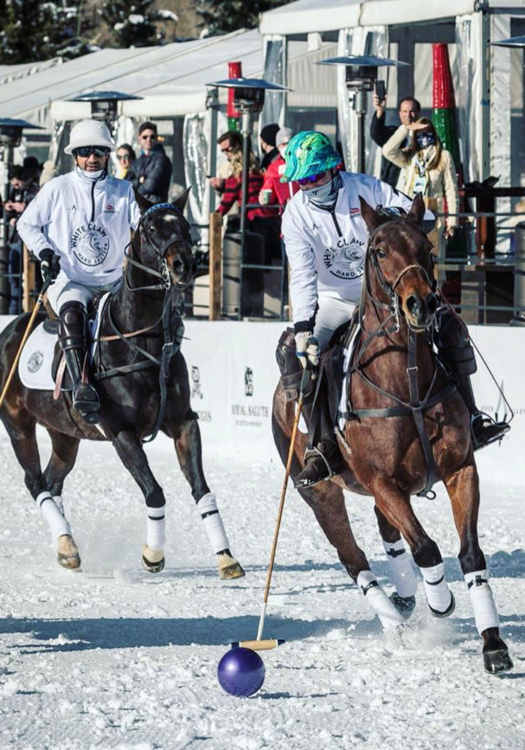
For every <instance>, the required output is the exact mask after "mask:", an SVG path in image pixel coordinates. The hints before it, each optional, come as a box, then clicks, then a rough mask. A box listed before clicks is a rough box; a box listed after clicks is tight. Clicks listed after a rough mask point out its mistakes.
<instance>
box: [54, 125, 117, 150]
mask: <svg viewBox="0 0 525 750" xmlns="http://www.w3.org/2000/svg"><path fill="white" fill-rule="evenodd" d="M82 146H100V147H101V148H109V150H110V151H114V150H115V144H114V143H113V141H112V140H111V134H110V132H109V130H108V126H107V125H106V124H105V123H103V122H101V121H100V120H80V122H77V124H76V125H75V126H74V127H73V128H71V133H70V135H69V143H68V145H67V146H66V147H65V149H64V152H65V153H66V154H72V153H73V151H74V149H76V148H81V147H82Z"/></svg>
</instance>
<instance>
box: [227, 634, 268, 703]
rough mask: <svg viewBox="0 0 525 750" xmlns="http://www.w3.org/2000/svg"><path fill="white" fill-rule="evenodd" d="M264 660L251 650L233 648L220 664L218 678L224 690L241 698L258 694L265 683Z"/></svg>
mask: <svg viewBox="0 0 525 750" xmlns="http://www.w3.org/2000/svg"><path fill="white" fill-rule="evenodd" d="M264 674H265V673H264V664H263V660H262V659H261V657H260V656H259V654H258V653H257V652H256V651H252V649H251V648H242V647H241V648H233V649H232V650H231V651H228V652H227V653H226V654H224V656H223V657H222V659H221V660H220V662H219V666H218V667H217V677H218V679H219V684H220V686H221V687H222V689H223V690H225V691H226V692H227V693H229V694H230V695H236V696H237V697H239V698H247V697H248V696H249V695H253V694H254V693H256V692H257V691H258V690H259V688H260V687H262V684H263V682H264Z"/></svg>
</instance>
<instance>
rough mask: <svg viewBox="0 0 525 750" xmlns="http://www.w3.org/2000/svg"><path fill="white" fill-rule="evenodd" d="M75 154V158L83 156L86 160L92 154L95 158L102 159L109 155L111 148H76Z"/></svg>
mask: <svg viewBox="0 0 525 750" xmlns="http://www.w3.org/2000/svg"><path fill="white" fill-rule="evenodd" d="M73 154H74V155H75V156H81V157H82V158H83V159H85V158H86V157H87V156H90V155H91V154H94V155H95V156H98V157H99V158H100V157H101V156H106V154H109V148H103V147H102V146H80V148H76V149H75V150H74V151H73Z"/></svg>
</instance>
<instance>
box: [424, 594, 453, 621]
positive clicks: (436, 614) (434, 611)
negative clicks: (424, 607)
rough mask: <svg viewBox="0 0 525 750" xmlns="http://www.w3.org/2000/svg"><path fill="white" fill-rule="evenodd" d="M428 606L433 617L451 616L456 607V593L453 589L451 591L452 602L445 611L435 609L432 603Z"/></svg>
mask: <svg viewBox="0 0 525 750" xmlns="http://www.w3.org/2000/svg"><path fill="white" fill-rule="evenodd" d="M428 608H429V610H430V614H431V615H432V617H450V615H451V614H452V612H453V611H454V610H455V609H456V600H455V599H454V594H453V593H452V591H451V592H450V604H449V605H448V607H447V608H446V610H445V611H444V612H439V610H437V609H433V607H431V606H430V604H429V605H428Z"/></svg>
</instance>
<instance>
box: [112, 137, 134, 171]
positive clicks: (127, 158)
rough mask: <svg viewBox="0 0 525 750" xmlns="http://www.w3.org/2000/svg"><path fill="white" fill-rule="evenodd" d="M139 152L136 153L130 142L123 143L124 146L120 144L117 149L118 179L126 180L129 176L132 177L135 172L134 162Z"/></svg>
mask: <svg viewBox="0 0 525 750" xmlns="http://www.w3.org/2000/svg"><path fill="white" fill-rule="evenodd" d="M136 158H137V154H136V153H135V149H134V148H133V147H132V146H130V145H129V143H123V144H122V146H119V147H118V149H117V162H118V164H117V173H116V175H115V177H116V178H117V179H118V180H124V179H125V178H127V179H128V180H129V179H130V178H131V175H132V173H133V170H132V169H131V167H132V166H133V162H134V161H135V160H136Z"/></svg>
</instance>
